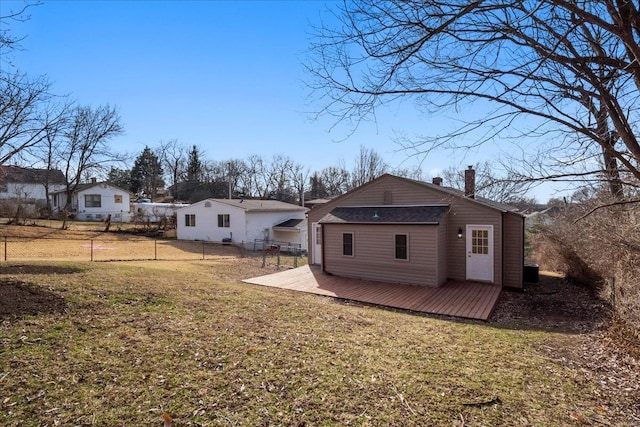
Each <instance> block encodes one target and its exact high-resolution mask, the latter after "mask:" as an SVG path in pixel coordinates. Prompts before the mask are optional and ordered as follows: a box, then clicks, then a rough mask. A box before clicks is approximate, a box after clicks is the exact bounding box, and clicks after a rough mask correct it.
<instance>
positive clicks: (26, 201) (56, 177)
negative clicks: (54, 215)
mask: <svg viewBox="0 0 640 427" xmlns="http://www.w3.org/2000/svg"><path fill="white" fill-rule="evenodd" d="M64 184H65V179H64V174H63V173H62V172H61V171H59V170H55V169H31V168H22V167H19V166H0V201H1V204H2V206H3V207H5V208H6V209H7V212H11V211H14V210H15V209H18V207H21V209H22V210H23V211H24V213H27V214H37V213H38V211H39V210H40V209H42V208H45V207H46V206H47V187H48V188H49V194H51V193H53V192H55V191H57V190H60V189H62V188H64Z"/></svg>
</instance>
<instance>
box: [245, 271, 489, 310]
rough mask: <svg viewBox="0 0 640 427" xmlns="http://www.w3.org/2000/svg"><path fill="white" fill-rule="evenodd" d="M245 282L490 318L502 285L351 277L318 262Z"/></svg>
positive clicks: (410, 308)
mask: <svg viewBox="0 0 640 427" xmlns="http://www.w3.org/2000/svg"><path fill="white" fill-rule="evenodd" d="M243 282H245V283H250V284H254V285H262V286H269V287H274V288H281V289H288V290H291V291H296V292H307V293H313V294H317V295H324V296H331V297H335V298H340V299H345V300H352V301H361V302H366V303H370V304H376V305H381V306H387V307H394V308H401V309H405V310H412V311H418V312H423V313H432V314H442V315H448V316H455V317H464V318H469V319H479V320H487V319H488V318H489V316H491V314H492V313H493V309H494V307H495V305H496V303H497V302H498V298H499V297H500V291H501V287H500V286H499V285H492V284H485V283H476V282H461V281H449V282H447V283H445V284H444V285H442V286H440V287H438V288H432V287H427V286H414V285H404V284H398V283H384V282H375V281H370V280H360V279H351V278H344V277H337V276H331V275H328V274H324V273H322V271H321V269H320V267H318V266H309V265H306V266H303V267H298V268H294V269H291V270H284V271H280V272H278V273H274V274H269V275H266V276H260V277H253V278H250V279H246V280H243Z"/></svg>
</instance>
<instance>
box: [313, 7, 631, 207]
mask: <svg viewBox="0 0 640 427" xmlns="http://www.w3.org/2000/svg"><path fill="white" fill-rule="evenodd" d="M335 15H336V17H337V18H338V20H339V23H338V24H337V25H335V27H329V26H328V25H325V26H323V27H320V28H318V29H317V34H316V35H317V37H316V39H315V42H314V43H313V44H312V47H311V48H312V51H313V53H314V56H313V58H314V59H313V61H312V62H311V63H310V64H309V65H308V68H309V70H310V72H311V75H312V81H311V82H310V85H311V87H312V88H313V89H314V90H315V94H316V95H317V96H318V100H319V101H320V102H321V105H322V106H323V107H322V108H321V110H320V111H319V112H318V113H319V114H330V115H334V116H335V117H337V119H338V120H342V121H347V122H349V123H351V124H352V125H353V126H354V127H357V125H358V124H359V123H360V121H361V120H364V119H369V118H371V117H375V116H374V114H375V111H376V108H377V107H378V106H380V105H381V104H384V103H387V102H392V101H394V100H396V99H398V98H403V97H412V98H413V99H415V100H416V102H417V103H418V104H419V105H420V107H421V108H424V109H426V110H427V111H431V112H436V111H437V112H442V111H443V110H444V111H447V112H454V113H456V115H457V113H458V112H460V111H465V113H466V114H467V116H473V115H475V117H471V118H470V119H468V120H465V121H464V122H462V125H461V126H460V127H459V128H457V129H451V130H443V131H442V132H443V133H442V134H440V135H428V136H425V137H419V138H415V139H413V140H410V141H405V143H406V144H405V148H407V149H411V150H414V153H416V154H418V155H425V154H426V153H428V152H430V151H431V150H433V149H435V148H439V147H440V148H442V147H444V148H465V147H466V148H468V147H471V146H474V147H477V146H479V145H481V144H483V143H485V142H488V141H496V140H500V139H503V140H514V141H516V142H517V145H519V147H520V148H521V149H522V150H523V151H524V152H525V153H526V152H529V153H530V152H531V151H530V149H533V150H535V149H536V147H537V148H542V151H544V152H545V153H549V155H548V156H546V157H545V159H546V160H549V161H558V162H557V164H556V165H555V166H557V167H556V168H554V165H552V164H547V165H544V167H540V168H538V170H539V171H543V172H544V171H545V170H549V169H554V170H552V171H551V172H550V173H546V174H543V175H540V176H533V175H532V176H528V179H545V178H549V176H551V175H553V176H555V177H556V179H558V178H561V177H564V178H571V177H573V176H577V175H579V176H580V177H581V179H592V180H598V181H599V180H607V181H610V182H611V183H612V185H611V191H612V192H613V193H614V194H616V195H618V196H619V193H620V191H619V185H618V183H617V182H618V180H620V179H622V178H623V177H624V176H626V175H627V174H628V175H630V176H633V177H635V179H640V166H639V165H640V144H639V142H638V127H637V126H636V123H637V122H638V119H639V118H640V117H639V108H640V102H639V101H640V99H639V93H640V20H638V16H639V12H638V6H637V4H636V3H635V2H633V1H618V0H601V1H596V0H577V1H573V0H572V1H569V0H524V1H523V0H488V1H467V0H445V1H440V0H429V1H404V0H390V1H385V2H379V1H374V0H357V1H345V2H344V3H342V5H341V6H340V7H339V8H338V9H337V10H336V11H335ZM470 106H477V107H475V108H474V109H473V110H471V109H470V108H468V107H470ZM470 137H471V138H473V141H472V142H471V143H469V142H468V138H470ZM465 138H466V139H467V141H465ZM595 147H598V148H599V149H600V158H599V161H598V162H597V163H595V164H594V165H591V164H589V163H587V162H584V161H582V159H583V157H581V156H582V155H583V154H586V155H588V156H592V155H593V153H594V152H595ZM577 166H580V167H581V168H580V169H578V168H577ZM523 174H526V172H525V171H523Z"/></svg>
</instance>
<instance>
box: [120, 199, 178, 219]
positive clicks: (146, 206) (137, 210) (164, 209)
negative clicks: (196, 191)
mask: <svg viewBox="0 0 640 427" xmlns="http://www.w3.org/2000/svg"><path fill="white" fill-rule="evenodd" d="M186 206H189V204H188V203H153V202H147V201H144V202H141V201H137V202H133V203H132V204H131V213H132V215H133V217H132V219H133V220H134V221H141V222H147V221H148V222H160V221H162V220H163V219H168V218H171V217H173V215H175V214H176V212H177V211H178V209H181V208H184V207H186Z"/></svg>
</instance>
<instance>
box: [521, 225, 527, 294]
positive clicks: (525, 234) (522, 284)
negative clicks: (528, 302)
mask: <svg viewBox="0 0 640 427" xmlns="http://www.w3.org/2000/svg"><path fill="white" fill-rule="evenodd" d="M524 220H525V217H524V216H523V217H522V261H521V262H520V268H521V269H522V270H521V271H522V274H521V275H520V289H524V248H525V241H524V239H525V238H526V237H527V233H526V232H525V231H526V230H525V229H524V228H525V224H526V223H525V221H524Z"/></svg>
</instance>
